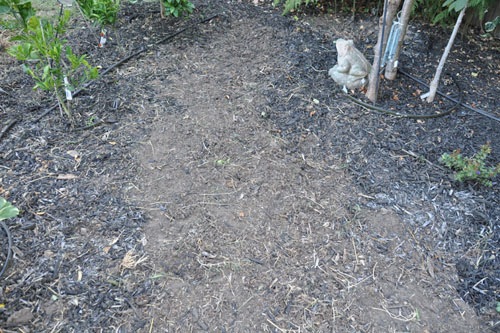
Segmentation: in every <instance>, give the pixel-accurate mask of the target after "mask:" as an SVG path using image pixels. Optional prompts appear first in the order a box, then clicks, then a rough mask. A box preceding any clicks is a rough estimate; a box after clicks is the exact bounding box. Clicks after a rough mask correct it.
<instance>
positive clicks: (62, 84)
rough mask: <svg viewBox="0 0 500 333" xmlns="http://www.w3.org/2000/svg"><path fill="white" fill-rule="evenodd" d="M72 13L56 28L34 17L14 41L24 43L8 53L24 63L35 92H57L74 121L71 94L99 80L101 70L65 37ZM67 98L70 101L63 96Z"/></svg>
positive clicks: (61, 103)
mask: <svg viewBox="0 0 500 333" xmlns="http://www.w3.org/2000/svg"><path fill="white" fill-rule="evenodd" d="M69 17H70V12H69V11H66V10H65V11H62V13H61V15H60V16H59V19H58V21H57V23H56V24H52V23H51V22H49V21H47V20H45V19H40V18H38V17H37V16H33V17H31V18H30V19H29V21H28V25H27V27H26V30H25V31H24V32H23V33H22V34H21V35H19V36H16V37H14V38H13V40H14V41H18V42H20V43H19V44H17V45H14V46H12V47H11V48H9V49H8V51H7V52H8V53H9V54H10V55H12V56H14V57H15V58H16V59H18V60H21V61H24V64H23V69H24V71H25V72H26V73H28V74H29V75H30V76H31V77H32V78H33V79H34V80H35V86H34V87H33V89H42V90H46V91H53V92H54V93H55V96H56V99H57V101H58V103H59V107H60V108H61V110H62V111H64V113H66V115H67V116H68V117H69V118H71V111H70V108H69V103H68V102H66V100H68V101H69V100H70V99H71V91H73V90H74V87H76V86H79V85H81V84H82V83H83V82H85V81H88V80H91V79H94V78H96V77H97V75H98V72H97V67H92V66H90V65H89V63H88V62H87V60H86V56H85V55H82V56H77V55H75V54H74V53H73V51H72V49H71V47H69V46H68V45H66V44H67V41H65V40H62V39H61V38H60V37H59V36H61V35H62V34H63V33H64V32H65V26H66V24H67V23H68V21H69ZM64 95H66V100H65V99H64V98H63V96H64Z"/></svg>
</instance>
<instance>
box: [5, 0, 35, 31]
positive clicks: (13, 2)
mask: <svg viewBox="0 0 500 333" xmlns="http://www.w3.org/2000/svg"><path fill="white" fill-rule="evenodd" d="M1 14H10V15H12V16H13V17H14V18H15V19H16V21H17V22H18V23H19V24H20V25H21V26H22V27H23V28H26V27H27V25H28V20H29V19H30V17H32V16H34V15H35V10H34V9H33V7H32V6H31V1H27V0H0V15H1Z"/></svg>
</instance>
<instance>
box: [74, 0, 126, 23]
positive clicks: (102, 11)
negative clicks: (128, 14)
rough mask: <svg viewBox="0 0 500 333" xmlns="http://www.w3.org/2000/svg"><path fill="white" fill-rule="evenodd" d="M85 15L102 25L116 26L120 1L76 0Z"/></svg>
mask: <svg viewBox="0 0 500 333" xmlns="http://www.w3.org/2000/svg"><path fill="white" fill-rule="evenodd" d="M76 3H77V4H78V7H80V10H81V11H82V13H83V15H84V16H85V17H86V18H88V19H89V20H91V21H93V22H98V23H99V24H100V25H108V24H114V23H115V22H116V18H117V16H118V10H119V9H120V0H76Z"/></svg>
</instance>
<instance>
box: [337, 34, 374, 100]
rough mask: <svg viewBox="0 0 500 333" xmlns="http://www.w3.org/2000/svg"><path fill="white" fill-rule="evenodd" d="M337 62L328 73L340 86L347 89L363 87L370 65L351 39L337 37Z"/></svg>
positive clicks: (366, 81)
mask: <svg viewBox="0 0 500 333" xmlns="http://www.w3.org/2000/svg"><path fill="white" fill-rule="evenodd" d="M336 47H337V55H338V58H337V64H336V65H335V66H333V67H332V68H330V71H329V72H328V74H330V76H331V77H332V79H333V80H334V81H335V82H336V83H337V84H339V85H340V86H342V87H344V90H345V89H346V88H349V89H356V88H361V87H364V86H365V85H366V84H367V83H368V74H370V70H371V65H370V63H369V62H368V60H366V58H365V56H364V55H363V53H361V52H360V51H359V50H358V49H357V48H356V47H355V46H354V42H353V41H352V40H345V39H338V40H337V42H336Z"/></svg>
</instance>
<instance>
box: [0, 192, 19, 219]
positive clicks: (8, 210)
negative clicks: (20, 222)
mask: <svg viewBox="0 0 500 333" xmlns="http://www.w3.org/2000/svg"><path fill="white" fill-rule="evenodd" d="M17 214H19V209H17V208H16V207H14V206H12V204H11V203H10V202H8V201H7V200H5V199H4V198H2V197H0V221H1V220H5V219H8V218H11V217H14V216H17Z"/></svg>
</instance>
